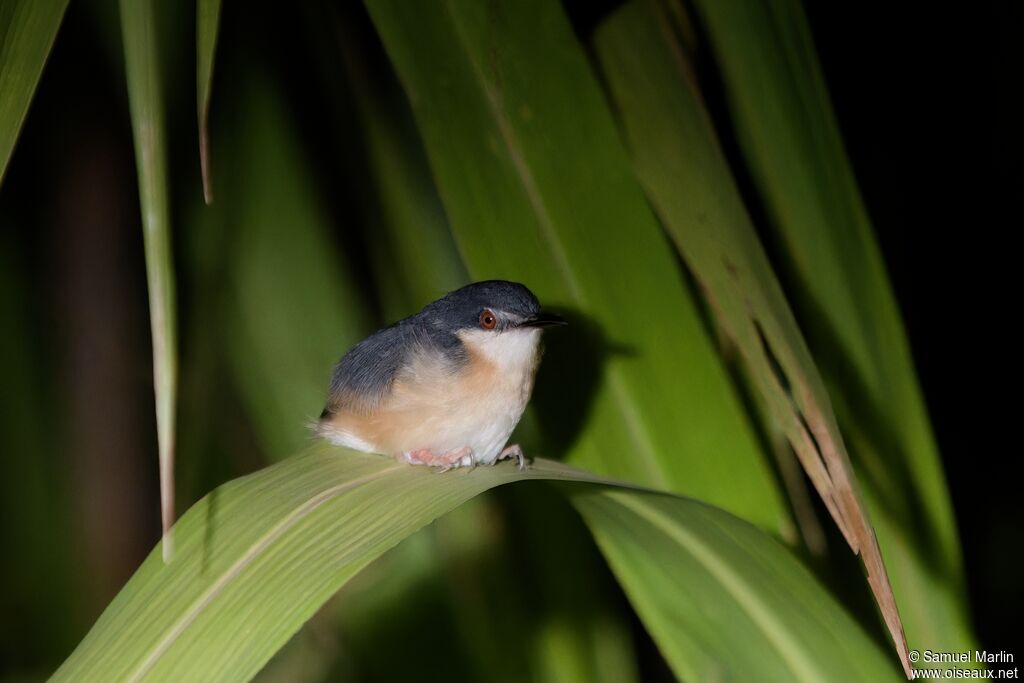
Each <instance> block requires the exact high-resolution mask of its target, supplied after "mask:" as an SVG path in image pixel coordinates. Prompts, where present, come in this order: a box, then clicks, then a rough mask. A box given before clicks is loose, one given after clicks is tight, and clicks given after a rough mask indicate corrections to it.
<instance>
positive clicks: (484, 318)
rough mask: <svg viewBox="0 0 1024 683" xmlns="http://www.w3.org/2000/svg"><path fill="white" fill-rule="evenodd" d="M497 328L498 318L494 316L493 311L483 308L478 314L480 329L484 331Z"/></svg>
mask: <svg viewBox="0 0 1024 683" xmlns="http://www.w3.org/2000/svg"><path fill="white" fill-rule="evenodd" d="M497 326H498V316H496V315H494V311H492V310H490V309H489V308H485V309H484V310H483V313H481V314H480V327H482V328H483V329H485V330H493V329H494V328H495V327H497Z"/></svg>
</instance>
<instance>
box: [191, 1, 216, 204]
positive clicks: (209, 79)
mask: <svg viewBox="0 0 1024 683" xmlns="http://www.w3.org/2000/svg"><path fill="white" fill-rule="evenodd" d="M219 24H220V0H198V2H197V3H196V104H197V106H198V108H199V111H198V114H199V166H200V169H201V170H202V174H203V197H204V198H205V199H206V203H207V204H209V203H210V202H212V201H213V185H212V183H211V180H210V134H209V119H210V93H211V91H212V88H213V57H214V54H215V52H216V50H217V28H218V26H219Z"/></svg>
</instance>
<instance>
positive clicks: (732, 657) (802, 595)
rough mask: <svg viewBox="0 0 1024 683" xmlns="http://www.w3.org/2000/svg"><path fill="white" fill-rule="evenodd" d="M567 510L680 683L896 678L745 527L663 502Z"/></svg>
mask: <svg viewBox="0 0 1024 683" xmlns="http://www.w3.org/2000/svg"><path fill="white" fill-rule="evenodd" d="M573 500H574V501H575V503H576V505H577V507H578V508H579V509H580V511H581V512H582V514H583V516H584V518H585V519H586V520H587V522H588V524H589V525H590V528H591V530H592V531H593V532H594V536H595V537H596V538H597V542H598V544H599V545H600V546H601V549H602V550H603V551H604V554H605V556H606V557H607V558H608V561H609V563H610V564H611V566H612V569H613V570H614V571H615V573H616V574H617V575H618V576H619V577H620V578H621V579H622V585H623V586H624V587H625V588H626V593H627V594H628V595H629V598H630V601H631V602H632V603H633V605H634V606H635V607H636V609H637V611H638V612H639V614H640V616H641V617H642V618H643V620H644V624H645V625H646V626H647V628H648V629H649V630H650V631H651V634H652V635H653V636H654V638H655V640H656V641H657V642H658V645H659V647H660V649H661V651H662V653H663V654H664V655H665V657H666V658H667V659H668V661H669V664H670V665H671V666H672V670H673V671H674V672H675V674H676V676H678V677H679V679H680V680H684V681H806V682H808V683H816V682H818V681H844V682H845V681H891V680H899V674H898V672H897V669H896V668H895V666H893V665H892V664H890V663H889V662H888V661H887V657H886V655H885V653H884V652H882V650H881V648H879V646H878V645H877V644H876V643H875V642H874V641H872V640H870V639H869V638H868V637H867V635H866V634H864V633H863V632H862V631H861V630H860V629H859V628H857V627H855V626H854V625H853V622H852V621H851V620H850V617H849V616H848V615H847V614H846V613H845V612H844V611H843V610H842V608H840V607H839V605H838V604H837V603H836V602H835V599H834V598H833V597H832V596H831V595H829V594H828V593H827V592H826V591H825V590H824V589H823V588H822V587H821V586H820V585H819V584H818V583H817V580H816V579H815V578H814V577H813V576H812V575H811V573H810V572H809V571H807V570H806V569H805V568H804V567H803V566H801V565H800V564H799V563H798V562H796V561H795V560H793V558H792V556H791V555H790V554H789V553H788V552H786V551H785V550H784V549H783V548H782V547H781V546H780V545H779V544H778V543H777V542H775V541H774V540H771V539H769V538H767V537H766V536H765V535H764V533H763V532H761V531H759V530H758V529H756V528H755V527H753V526H751V525H750V524H748V523H745V522H743V521H741V520H738V519H736V518H735V517H733V516H731V515H728V514H726V513H724V512H723V511H721V510H718V509H716V508H713V507H710V506H708V505H704V504H703V503H700V502H697V501H694V500H689V499H685V498H675V497H671V496H659V495H655V494H638V493H635V492H627V491H616V490H600V491H599V492H595V491H586V492H584V493H582V494H580V493H576V494H573Z"/></svg>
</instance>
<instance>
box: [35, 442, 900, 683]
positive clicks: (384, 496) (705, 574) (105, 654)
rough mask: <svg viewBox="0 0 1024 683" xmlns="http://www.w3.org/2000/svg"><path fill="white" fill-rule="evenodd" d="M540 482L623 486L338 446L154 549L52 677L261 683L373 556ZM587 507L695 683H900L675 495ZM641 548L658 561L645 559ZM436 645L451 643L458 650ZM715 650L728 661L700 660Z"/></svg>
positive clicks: (294, 463)
mask: <svg viewBox="0 0 1024 683" xmlns="http://www.w3.org/2000/svg"><path fill="white" fill-rule="evenodd" d="M526 479H534V480H538V479H545V480H561V481H572V482H577V485H580V484H587V485H590V484H602V485H611V484H612V482H608V481H607V480H604V479H602V478H600V477H596V476H594V475H591V474H589V473H587V472H584V471H581V470H577V469H574V468H570V467H567V466H565V465H560V464H558V463H554V462H550V461H537V462H535V463H534V464H533V466H532V467H530V468H529V469H527V470H525V471H519V470H518V469H516V468H515V467H514V466H512V465H500V466H496V467H478V468H476V469H474V470H455V471H452V472H450V473H446V474H444V475H438V474H435V473H433V472H431V471H430V470H429V469H427V468H421V467H411V466H408V465H404V464H399V463H395V462H394V461H393V460H390V459H387V458H382V457H379V456H372V455H365V454H356V453H351V452H347V451H343V450H340V449H337V448H333V447H331V446H328V445H323V444H321V445H318V446H315V447H313V448H311V449H310V450H308V451H307V452H305V453H304V454H302V455H299V456H296V457H293V458H290V459H288V460H286V461H284V462H282V463H279V464H277V465H274V466H272V467H269V468H267V469H265V470H262V471H260V472H257V473H255V474H252V475H249V476H247V477H242V478H241V479H237V480H235V481H232V482H229V483H227V484H225V485H223V486H221V487H220V488H218V489H217V490H215V491H214V492H212V493H210V494H209V495H208V496H206V497H205V498H203V499H202V500H201V501H199V502H198V503H196V505H194V506H193V507H192V509H191V510H189V511H188V512H187V513H186V514H185V515H183V516H182V518H181V519H180V520H179V522H178V524H177V525H176V527H175V534H176V538H177V544H178V547H177V550H176V553H175V557H174V559H173V561H172V562H171V563H170V564H164V563H163V562H162V561H161V559H160V550H159V548H156V549H154V551H153V553H151V554H150V556H149V558H147V559H146V561H145V562H144V563H143V564H142V566H141V567H140V568H139V570H138V571H137V572H136V573H135V576H133V577H132V579H131V580H130V581H129V582H128V584H127V585H126V586H125V587H124V589H123V590H122V591H121V593H120V594H118V596H117V597H116V598H115V599H114V601H113V602H112V603H111V605H110V606H109V607H108V608H107V610H106V611H105V612H104V613H103V615H102V616H101V617H100V619H99V621H98V622H97V623H96V625H95V626H94V627H93V629H92V630H91V631H90V633H89V634H88V635H87V636H86V638H85V639H84V640H83V641H82V643H81V644H80V645H79V647H78V648H77V649H76V650H75V652H74V653H72V655H71V656H70V657H69V658H68V660H67V661H66V662H65V663H64V665H63V666H62V667H61V668H60V669H59V670H58V671H57V672H56V674H55V676H54V679H53V680H55V681H64V680H75V681H111V680H119V681H120V680H127V681H137V680H142V679H144V678H145V679H146V680H173V681H180V680H211V681H213V680H246V679H248V678H249V677H251V676H252V675H254V674H255V673H256V671H258V670H259V668H260V667H261V666H262V665H263V664H264V663H265V662H266V661H267V660H268V659H269V658H270V656H271V655H272V654H273V653H274V652H275V651H276V650H277V649H278V648H280V647H281V646H282V645H283V644H284V643H285V642H286V641H287V640H288V638H289V637H290V636H291V635H292V634H293V633H294V632H295V631H296V630H297V629H298V628H299V626H301V625H302V623H303V622H304V621H305V620H307V619H308V618H309V617H310V616H312V615H313V613H314V612H315V611H316V610H317V609H318V608H319V607H320V605H322V604H323V603H324V602H325V601H326V600H327V599H328V598H329V597H330V596H331V595H332V594H333V593H334V592H335V591H336V590H337V589H338V588H339V587H340V586H342V585H343V584H344V583H345V582H346V581H347V580H348V579H350V578H351V577H352V576H353V575H355V573H356V572H358V571H359V570H360V569H361V568H363V567H364V566H366V565H367V564H368V563H369V562H370V561H371V560H372V559H374V558H375V557H378V556H379V555H380V554H381V553H383V552H384V551H385V550H387V549H388V548H389V547H391V546H393V545H395V544H396V543H398V542H399V541H401V540H402V539H403V538H405V537H407V536H408V535H409V534H411V533H412V532H414V531H415V530H416V529H418V528H420V527H422V526H423V525H425V524H427V523H429V522H430V521H432V520H434V519H436V518H437V517H438V516H440V515H442V514H445V513H446V512H448V511H449V510H451V509H453V508H454V507H456V506H458V505H460V504H461V503H463V502H465V501H466V500H468V499H469V498H472V497H473V496H475V495H477V494H479V493H481V492H482V491H485V490H487V489H489V488H492V487H494V486H498V485H500V484H504V483H509V482H513V481H521V480H526ZM577 492H578V493H580V494H583V497H582V498H580V499H579V504H580V506H581V509H582V510H583V512H584V514H585V515H586V516H587V518H588V520H589V521H590V523H591V525H592V526H593V528H594V529H595V533H596V535H597V537H598V540H599V541H600V542H601V544H602V545H603V546H604V547H605V548H606V549H607V550H608V552H609V557H611V558H612V560H613V566H614V568H615V569H616V571H618V572H620V573H622V574H629V573H631V572H636V571H638V569H637V565H640V566H641V567H645V568H646V570H647V571H648V572H649V575H648V577H646V578H645V580H644V581H630V582H629V585H630V586H632V588H631V589H630V595H631V597H632V598H633V600H634V602H635V603H636V604H637V605H638V606H640V608H641V610H642V611H644V612H645V613H646V614H647V615H648V617H649V618H648V623H649V624H651V627H652V631H653V633H654V635H655V638H657V639H658V641H659V643H660V644H661V645H662V647H663V648H664V649H665V651H666V656H668V657H669V660H670V661H671V662H673V665H674V666H675V667H676V671H677V672H678V673H680V675H682V674H683V672H685V671H687V670H693V671H703V670H710V669H709V667H712V666H715V667H718V669H719V670H731V671H735V672H737V677H738V678H739V679H742V680H753V679H757V680H792V678H791V677H785V675H788V674H789V673H792V671H794V669H793V667H792V666H791V665H790V664H789V663H787V662H791V661H792V660H794V659H795V660H797V661H799V662H801V666H803V667H804V668H805V669H806V670H811V671H814V672H816V673H821V674H823V675H824V678H822V679H818V680H833V679H834V680H849V677H848V673H849V671H870V672H872V674H877V675H873V676H872V677H871V678H870V679H869V680H882V678H884V673H885V671H886V664H885V661H884V659H883V658H881V657H880V655H879V652H878V649H877V647H875V646H873V645H872V644H871V643H870V642H869V641H868V639H867V638H866V637H865V636H864V635H863V633H861V632H860V631H859V629H858V627H857V625H856V624H855V623H854V622H853V621H852V620H851V619H850V618H849V617H848V616H847V615H846V614H845V613H844V612H843V611H842V609H841V608H840V607H839V606H838V605H837V604H836V603H835V602H834V601H833V600H832V599H831V598H830V597H829V596H828V594H827V593H826V592H825V591H824V590H823V589H822V588H821V587H820V586H819V585H818V584H817V583H816V582H815V581H814V579H813V578H812V577H811V576H810V575H809V574H808V573H807V572H806V570H804V569H803V568H801V567H800V565H799V563H798V562H796V560H794V559H793V558H792V556H791V555H789V553H788V552H787V551H786V550H785V549H784V548H783V547H782V546H781V545H780V544H778V543H777V542H776V541H774V540H773V539H771V538H770V537H768V536H767V535H766V534H765V533H764V532H761V531H758V530H757V529H756V528H754V527H753V526H751V525H750V524H748V523H746V522H743V521H741V520H738V519H736V518H735V517H733V516H732V515H729V514H727V513H725V512H722V511H719V510H715V509H712V508H709V507H708V506H706V505H703V504H700V503H696V502H693V501H688V500H684V499H679V498H676V497H672V496H667V495H663V494H657V493H647V492H643V491H640V490H637V489H632V488H628V489H622V490H620V491H619V492H617V493H615V494H614V495H608V494H606V493H599V494H596V493H593V492H590V491H587V490H583V489H580V490H578V491H577ZM686 539H689V540H686ZM630 546H632V547H634V548H635V547H637V546H639V547H640V548H642V552H638V553H634V554H633V558H632V559H630V557H629V555H630V552H629V547H630ZM650 554H653V555H655V556H656V557H657V558H658V562H646V561H644V559H643V558H644V557H646V556H648V555H650ZM691 582H692V586H693V588H692V590H690V589H685V586H687V585H689V584H690V583H691ZM669 589H671V590H672V591H673V593H672V597H673V599H672V600H666V599H664V595H663V594H662V593H663V591H665V590H669ZM709 606H710V608H711V613H708V612H707V611H706V610H707V609H709ZM695 608H696V609H695ZM715 609H720V610H723V611H722V612H721V614H720V615H716V614H714V610H715ZM722 615H724V618H722ZM424 637H431V634H425V635H424ZM434 637H436V638H437V639H438V641H437V642H438V644H439V646H443V642H444V639H445V637H447V636H446V634H434ZM708 638H710V639H711V640H717V641H718V642H720V643H721V644H722V645H721V647H715V648H711V649H709V650H708V651H707V652H696V651H694V650H693V647H692V646H693V643H695V642H702V641H703V640H704V639H708ZM727 646H729V647H727ZM744 649H746V650H748V651H749V652H751V653H755V654H752V655H751V656H742V654H740V651H741V650H744ZM709 653H710V654H709ZM761 655H763V657H764V659H763V661H762V660H761V659H760V656H761ZM780 661H781V662H783V665H779V664H778V662H780ZM836 662H838V663H839V664H840V667H846V666H850V667H853V668H850V669H846V670H840V669H839V668H838V667H835V666H833V665H834V664H835V663H836ZM802 671H803V669H799V670H798V673H799V672H802ZM880 676H881V677H880Z"/></svg>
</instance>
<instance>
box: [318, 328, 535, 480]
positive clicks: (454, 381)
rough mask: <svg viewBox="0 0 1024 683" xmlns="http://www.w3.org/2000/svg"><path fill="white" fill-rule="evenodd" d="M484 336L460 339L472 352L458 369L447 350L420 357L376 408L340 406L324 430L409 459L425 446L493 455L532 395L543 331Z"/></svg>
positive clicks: (342, 440) (471, 460) (477, 458)
mask: <svg viewBox="0 0 1024 683" xmlns="http://www.w3.org/2000/svg"><path fill="white" fill-rule="evenodd" d="M501 336H504V335H501ZM479 337H480V335H467V338H465V339H464V340H463V342H464V344H465V347H466V349H467V350H468V352H469V354H468V355H469V357H468V361H467V362H466V363H465V364H463V365H461V366H459V367H458V368H457V369H455V370H453V369H452V368H451V366H450V364H446V363H445V362H444V359H442V358H430V357H420V358H417V359H416V360H415V361H414V362H413V363H411V364H410V367H409V368H407V369H405V370H404V371H403V372H402V373H401V375H400V377H399V378H397V379H396V381H395V383H394V386H393V387H392V390H391V392H390V394H389V396H388V397H387V400H386V401H384V402H383V404H382V405H381V406H380V407H379V408H377V409H375V410H373V411H372V412H370V413H368V414H358V413H355V412H351V411H346V410H344V409H343V410H340V411H338V412H337V413H336V414H334V415H333V416H331V417H330V418H329V419H328V420H326V421H325V422H322V423H321V424H320V426H319V428H318V432H319V434H320V435H321V436H323V437H325V438H327V439H328V440H330V441H332V442H334V443H337V444H339V445H342V446H346V447H349V448H353V449H356V450H361V451H366V452H371V453H382V454H385V455H391V456H394V457H395V458H398V459H399V460H405V461H408V460H409V454H410V453H412V452H413V451H417V450H421V449H426V450H429V451H431V452H433V453H435V454H438V455H440V454H444V453H448V452H451V451H455V450H458V449H461V448H469V449H470V451H471V454H470V455H467V456H465V457H464V458H463V459H462V460H461V461H460V462H459V463H458V464H459V465H462V466H466V465H474V464H484V465H489V464H492V463H494V462H495V460H496V459H497V458H498V455H499V454H500V453H501V451H502V449H503V448H504V446H505V444H506V443H507V442H508V439H509V437H510V436H511V435H512V431H513V430H514V429H515V427H516V425H517V424H518V423H519V419H520V418H521V417H522V414H523V410H524V409H525V408H526V403H527V401H528V400H529V398H530V392H531V390H532V388H533V378H534V373H535V371H536V367H537V346H538V341H539V339H538V337H539V334H538V333H536V332H533V331H529V332H526V331H523V332H515V333H510V334H509V335H508V336H507V337H506V338H504V339H501V338H499V339H497V340H495V339H494V338H493V337H483V338H482V339H480V338H479Z"/></svg>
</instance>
